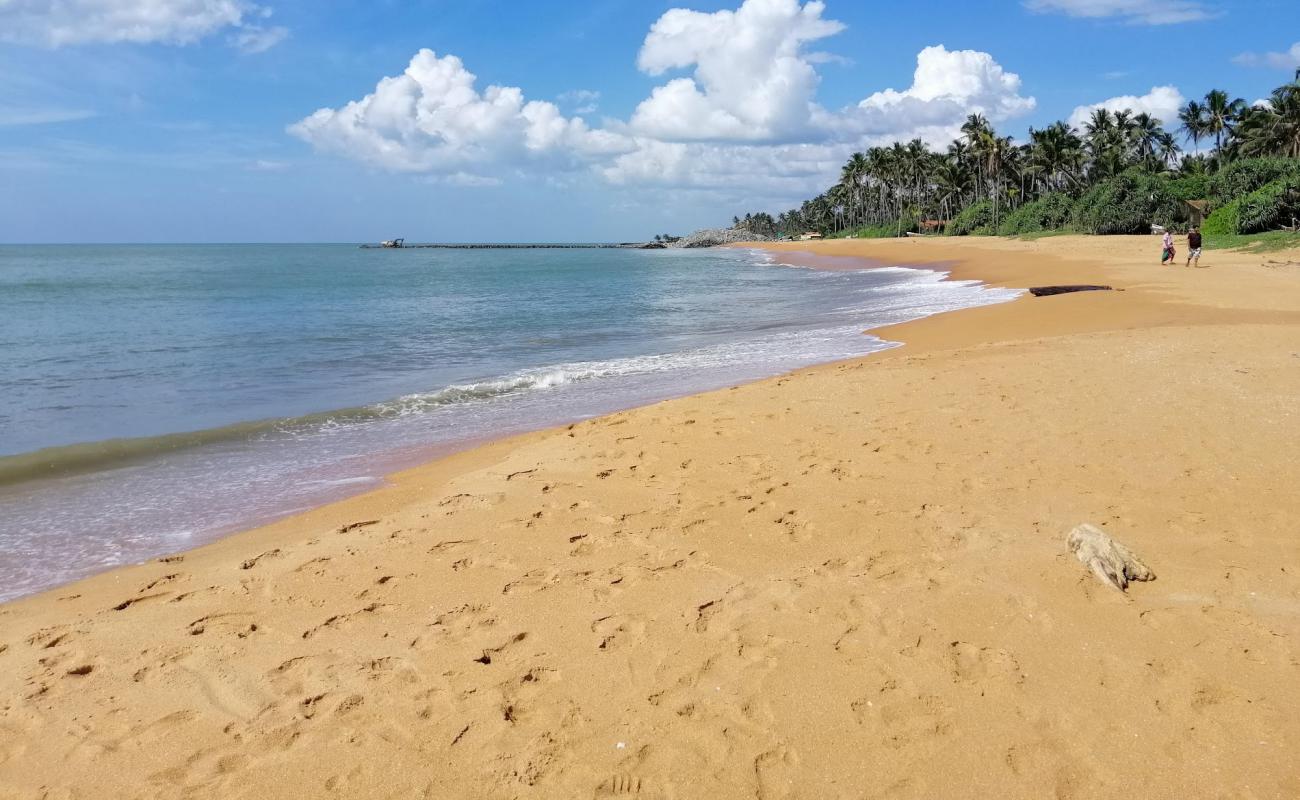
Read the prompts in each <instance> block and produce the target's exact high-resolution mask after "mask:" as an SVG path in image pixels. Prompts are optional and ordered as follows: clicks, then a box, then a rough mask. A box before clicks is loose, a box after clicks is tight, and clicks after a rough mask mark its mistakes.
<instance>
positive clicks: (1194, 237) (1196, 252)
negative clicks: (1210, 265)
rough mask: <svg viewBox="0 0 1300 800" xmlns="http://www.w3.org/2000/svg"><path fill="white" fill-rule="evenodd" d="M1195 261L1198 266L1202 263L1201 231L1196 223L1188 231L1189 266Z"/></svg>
mask: <svg viewBox="0 0 1300 800" xmlns="http://www.w3.org/2000/svg"><path fill="white" fill-rule="evenodd" d="M1193 261H1195V262H1196V266H1198V267H1199V266H1200V265H1201V232H1200V231H1199V230H1197V228H1196V226H1195V225H1193V226H1192V229H1191V230H1190V231H1188V232H1187V266H1189V267H1190V266H1191V265H1192V262H1193Z"/></svg>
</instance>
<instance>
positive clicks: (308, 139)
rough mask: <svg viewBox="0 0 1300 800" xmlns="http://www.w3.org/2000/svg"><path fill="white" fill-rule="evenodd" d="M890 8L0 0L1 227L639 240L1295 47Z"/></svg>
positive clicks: (1079, 5) (1244, 89)
mask: <svg viewBox="0 0 1300 800" xmlns="http://www.w3.org/2000/svg"><path fill="white" fill-rule="evenodd" d="M899 8H900V7H899V6H898V4H884V3H874V2H849V1H848V0H826V2H825V3H824V4H820V3H815V2H810V3H799V2H797V0H746V2H744V3H743V4H742V3H741V0H730V2H706V0H692V1H690V2H680V3H661V2H653V1H651V0H594V1H593V2H586V3H583V2H543V1H542V0H537V1H536V2H528V3H522V2H504V0H461V1H460V2H450V1H448V0H423V1H420V2H397V1H396V0H379V1H375V2H350V1H348V0H316V2H307V1H306V0H257V2H252V1H251V0H151V1H147V0H63V1H62V2H59V3H55V2H53V0H7V2H6V1H5V0H0V187H3V188H0V242H65V241H66V242H116V241H193V242H206V241H371V240H376V239H380V238H388V237H392V236H405V237H407V238H409V239H412V240H461V241H464V240H504V241H558V240H637V239H645V238H648V237H650V236H651V235H653V234H654V233H664V232H674V233H681V232H686V231H688V230H690V229H692V228H695V227H701V226H706V225H713V224H719V223H722V222H726V221H728V220H729V219H730V217H731V215H732V214H733V213H735V212H743V211H746V210H759V209H767V210H770V211H774V212H775V211H779V210H781V209H782V208H785V207H788V206H789V205H791V204H793V203H795V202H796V201H797V200H799V199H800V198H803V197H807V196H809V195H810V194H812V193H815V192H816V191H818V190H820V189H821V188H823V187H824V186H825V185H826V184H827V183H828V182H829V181H830V180H831V179H833V177H834V175H835V174H836V172H837V171H838V165H839V163H840V162H842V161H843V159H844V158H845V157H846V156H847V155H848V154H849V153H851V152H853V150H855V149H859V148H861V147H865V146H868V145H871V144H877V143H884V142H887V141H890V140H893V139H897V138H910V137H911V136H913V135H920V136H922V137H924V138H926V139H927V140H929V141H932V142H934V143H936V144H938V143H941V142H944V141H946V140H947V139H948V138H950V137H951V135H952V132H953V129H954V127H955V126H956V125H957V124H959V123H960V121H961V119H962V118H963V117H964V116H965V114H966V113H968V112H969V111H971V110H978V111H982V112H983V113H985V114H986V115H987V116H989V117H990V118H991V119H993V120H994V122H995V124H996V125H997V127H998V128H999V130H1000V131H1002V132H1004V133H1008V134H1011V135H1014V136H1016V137H1024V136H1025V134H1026V131H1027V129H1028V128H1029V127H1030V126H1042V125H1044V124H1046V123H1048V122H1051V121H1053V120H1056V119H1067V118H1070V117H1071V116H1072V115H1076V118H1077V115H1078V114H1080V113H1082V112H1081V111H1079V109H1080V107H1083V106H1089V105H1092V104H1097V103H1107V104H1108V105H1110V106H1113V107H1118V106H1128V107H1134V108H1137V109H1138V110H1150V111H1153V112H1156V113H1157V115H1158V116H1159V115H1164V116H1167V115H1168V113H1169V109H1171V108H1172V107H1174V106H1175V104H1176V103H1177V102H1179V101H1180V100H1183V99H1186V98H1193V97H1199V96H1201V95H1203V94H1204V93H1205V91H1206V90H1208V89H1210V88H1223V89H1226V90H1228V91H1229V92H1231V93H1232V94H1233V95H1235V96H1240V97H1243V98H1245V99H1246V100H1247V101H1253V100H1255V99H1257V98H1260V97H1263V96H1265V95H1266V94H1267V93H1268V91H1269V90H1270V89H1271V88H1272V87H1274V86H1277V85H1279V84H1281V83H1283V82H1284V81H1286V80H1288V79H1290V77H1291V76H1292V75H1293V74H1294V71H1295V69H1296V67H1297V66H1300V26H1297V25H1296V24H1295V23H1296V21H1297V15H1296V8H1295V3H1294V0H1257V1H1256V2H1241V1H1237V2H1228V0H1204V1H1203V2H1202V1H1200V0H1161V1H1159V2H1157V0H1024V2H1020V1H1018V0H1005V1H1003V0H990V2H987V3H969V2H930V3H924V4H914V5H913V6H911V7H907V8H904V9H903V11H904V12H910V13H899ZM426 50H427V51H428V52H425V51H426ZM471 74H472V75H473V76H474V78H473V80H471V78H470V75H471ZM386 78H391V79H393V80H387V81H386V80H385V79H386ZM490 86H496V87H501V88H498V89H489V88H488V87H490ZM350 104H351V105H350ZM1085 110H1086V109H1085Z"/></svg>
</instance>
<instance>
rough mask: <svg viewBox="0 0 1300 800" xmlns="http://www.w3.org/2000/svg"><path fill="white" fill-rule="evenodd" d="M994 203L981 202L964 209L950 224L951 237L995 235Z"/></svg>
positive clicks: (988, 201) (949, 232)
mask: <svg viewBox="0 0 1300 800" xmlns="http://www.w3.org/2000/svg"><path fill="white" fill-rule="evenodd" d="M993 225H994V221H993V201H991V200H981V201H980V202H978V203H973V204H971V205H969V206H966V207H965V208H964V209H962V211H961V213H960V214H958V215H957V216H955V217H953V220H952V222H950V223H948V234H949V235H950V236H992V235H993V233H994V228H993Z"/></svg>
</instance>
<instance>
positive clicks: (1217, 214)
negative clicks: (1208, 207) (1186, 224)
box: [1201, 200, 1241, 236]
mask: <svg viewBox="0 0 1300 800" xmlns="http://www.w3.org/2000/svg"><path fill="white" fill-rule="evenodd" d="M1240 216H1241V200H1233V201H1232V202H1231V203H1228V204H1227V205H1226V206H1220V207H1219V208H1216V209H1214V213H1213V214H1211V215H1210V216H1208V217H1206V219H1205V224H1204V225H1202V226H1201V233H1204V234H1205V235H1206V236H1236V235H1237V234H1238V233H1239V232H1240V230H1239V228H1240V222H1239V219H1240Z"/></svg>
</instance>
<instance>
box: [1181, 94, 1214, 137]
mask: <svg viewBox="0 0 1300 800" xmlns="http://www.w3.org/2000/svg"><path fill="white" fill-rule="evenodd" d="M1178 120H1179V122H1181V123H1182V126H1181V130H1182V132H1183V135H1184V136H1185V137H1187V140H1188V141H1189V142H1191V143H1192V146H1193V147H1196V148H1198V149H1199V147H1200V144H1201V139H1204V138H1205V135H1206V133H1207V132H1208V128H1207V126H1206V122H1205V107H1204V106H1202V105H1201V104H1200V103H1198V102H1196V101H1195V100H1188V101H1187V105H1185V106H1183V107H1182V108H1181V109H1179V111H1178Z"/></svg>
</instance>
